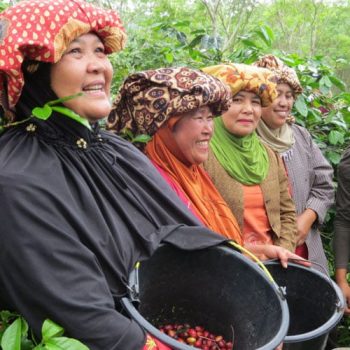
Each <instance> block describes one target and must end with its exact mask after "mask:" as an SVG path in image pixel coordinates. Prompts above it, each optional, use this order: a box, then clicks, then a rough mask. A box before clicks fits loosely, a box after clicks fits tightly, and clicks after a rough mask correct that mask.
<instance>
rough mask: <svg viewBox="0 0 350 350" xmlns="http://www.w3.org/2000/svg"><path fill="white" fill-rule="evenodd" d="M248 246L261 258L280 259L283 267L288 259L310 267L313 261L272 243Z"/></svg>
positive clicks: (247, 246)
mask: <svg viewBox="0 0 350 350" xmlns="http://www.w3.org/2000/svg"><path fill="white" fill-rule="evenodd" d="M246 248H247V249H248V250H250V251H251V252H252V253H253V254H255V255H257V256H258V257H259V259H261V260H267V259H279V260H280V261H281V264H282V266H283V267H287V266H288V260H290V259H292V260H293V262H296V263H298V264H301V265H304V266H307V267H310V266H311V263H310V262H309V261H307V260H305V259H303V258H301V257H300V256H299V255H296V254H294V253H292V252H290V251H289V250H287V249H285V248H282V247H279V246H277V245H272V244H247V245H246Z"/></svg>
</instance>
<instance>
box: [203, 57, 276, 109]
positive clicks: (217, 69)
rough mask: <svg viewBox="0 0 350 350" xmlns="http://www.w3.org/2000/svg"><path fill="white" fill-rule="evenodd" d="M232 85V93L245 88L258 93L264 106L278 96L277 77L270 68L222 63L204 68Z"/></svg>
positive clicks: (206, 71) (204, 70)
mask: <svg viewBox="0 0 350 350" xmlns="http://www.w3.org/2000/svg"><path fill="white" fill-rule="evenodd" d="M202 70H203V72H205V73H208V74H211V75H213V76H215V77H217V78H219V79H220V80H221V81H223V82H224V83H226V84H227V85H229V86H230V88H231V91H232V95H233V96H234V95H236V94H237V93H238V92H240V91H242V90H244V91H249V92H254V93H256V94H257V95H258V96H259V97H260V99H261V104H262V106H263V107H267V106H268V105H270V104H271V103H272V101H273V100H274V99H275V98H276V97H277V91H276V83H277V81H276V78H275V76H274V74H273V73H272V72H271V71H269V70H268V69H264V68H258V67H253V66H249V65H247V64H236V63H230V64H220V65H217V66H210V67H206V68H203V69H202Z"/></svg>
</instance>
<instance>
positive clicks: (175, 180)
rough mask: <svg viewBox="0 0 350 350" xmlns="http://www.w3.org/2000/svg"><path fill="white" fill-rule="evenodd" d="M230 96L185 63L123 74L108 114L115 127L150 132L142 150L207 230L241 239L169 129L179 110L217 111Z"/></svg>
mask: <svg viewBox="0 0 350 350" xmlns="http://www.w3.org/2000/svg"><path fill="white" fill-rule="evenodd" d="M230 100H231V93H230V89H229V87H228V86H226V85H225V84H224V83H222V82H221V81H220V80H219V79H216V78H214V77H212V76H210V75H208V74H205V73H203V72H201V71H199V70H196V69H191V68H184V67H182V68H163V69H157V70H151V71H147V72H142V73H136V74H133V75H131V76H130V77H129V78H127V79H126V80H125V82H124V84H123V86H122V88H121V90H120V93H119V95H118V97H117V99H116V102H115V103H114V110H113V112H112V114H111V116H110V118H109V125H110V128H112V129H114V130H115V131H118V132H119V131H121V130H123V129H124V130H125V129H128V130H131V131H132V132H133V133H134V134H136V135H138V134H148V135H153V138H152V140H151V141H150V142H149V143H148V144H147V146H146V149H145V153H146V154H147V156H148V157H149V158H150V159H151V160H152V162H153V163H154V164H155V165H156V166H157V168H158V169H159V168H160V169H161V170H162V173H163V172H165V173H166V175H167V176H168V177H169V178H170V181H171V184H172V186H173V188H176V191H177V193H178V194H179V195H182V198H183V197H184V198H185V199H186V204H187V205H188V206H189V207H190V209H191V210H192V212H193V213H194V214H195V215H196V216H197V217H198V218H199V219H200V220H201V221H202V222H203V224H204V225H205V226H207V227H209V228H211V229H212V230H213V231H215V232H218V233H220V234H222V235H223V236H225V237H227V238H230V239H233V240H235V241H237V242H238V243H241V242H242V240H241V236H240V229H239V226H238V223H237V221H236V219H235V217H234V216H233V214H232V212H231V210H230V208H229V207H228V205H227V203H226V202H225V200H224V199H223V198H222V196H221V195H220V194H219V192H218V191H217V189H216V188H215V186H214V184H213V182H212V181H211V180H210V178H209V177H208V175H207V173H206V172H205V171H204V169H203V168H202V167H201V166H199V165H196V164H189V162H188V160H187V159H186V157H185V156H184V155H183V153H182V152H181V150H180V147H179V146H178V144H177V143H176V142H175V139H174V136H173V129H174V127H175V126H176V123H177V122H178V121H179V120H180V119H181V117H182V116H183V115H184V114H187V113H189V112H191V111H195V110H196V109H198V108H200V107H204V106H208V107H209V108H210V109H211V111H212V112H213V113H214V114H216V115H218V114H220V113H221V112H222V111H225V110H227V108H228V106H229V103H230Z"/></svg>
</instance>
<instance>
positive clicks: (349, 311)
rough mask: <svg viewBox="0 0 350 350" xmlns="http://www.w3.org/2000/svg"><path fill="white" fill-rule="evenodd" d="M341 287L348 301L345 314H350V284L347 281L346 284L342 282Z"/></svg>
mask: <svg viewBox="0 0 350 350" xmlns="http://www.w3.org/2000/svg"><path fill="white" fill-rule="evenodd" d="M339 287H340V289H341V290H342V292H343V294H344V298H345V302H346V304H345V310H344V315H346V316H350V286H349V284H348V283H347V282H345V283H344V284H340V285H339Z"/></svg>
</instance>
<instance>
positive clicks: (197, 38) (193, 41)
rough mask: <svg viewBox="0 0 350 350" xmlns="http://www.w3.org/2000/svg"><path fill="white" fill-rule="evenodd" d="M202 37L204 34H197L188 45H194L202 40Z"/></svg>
mask: <svg viewBox="0 0 350 350" xmlns="http://www.w3.org/2000/svg"><path fill="white" fill-rule="evenodd" d="M203 37H204V34H201V35H197V36H196V37H195V38H194V39H193V40H192V41H191V42H190V43H189V44H188V46H189V47H192V48H193V47H195V46H196V45H198V44H200V43H201V42H202V39H203Z"/></svg>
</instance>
